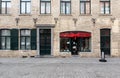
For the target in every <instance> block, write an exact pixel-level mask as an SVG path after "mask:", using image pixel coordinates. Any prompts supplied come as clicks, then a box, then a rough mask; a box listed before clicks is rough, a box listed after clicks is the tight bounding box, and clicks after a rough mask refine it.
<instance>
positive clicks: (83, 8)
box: [80, 0, 91, 14]
mask: <svg viewBox="0 0 120 78" xmlns="http://www.w3.org/2000/svg"><path fill="white" fill-rule="evenodd" d="M90 13H91V2H90V0H80V14H90Z"/></svg>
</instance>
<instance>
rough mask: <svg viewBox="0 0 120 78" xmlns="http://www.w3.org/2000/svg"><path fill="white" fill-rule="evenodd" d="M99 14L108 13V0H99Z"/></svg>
mask: <svg viewBox="0 0 120 78" xmlns="http://www.w3.org/2000/svg"><path fill="white" fill-rule="evenodd" d="M100 10H101V14H110V0H100Z"/></svg>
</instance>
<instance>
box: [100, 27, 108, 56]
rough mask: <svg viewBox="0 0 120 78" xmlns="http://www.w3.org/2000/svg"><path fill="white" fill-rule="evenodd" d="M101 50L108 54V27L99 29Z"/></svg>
mask: <svg viewBox="0 0 120 78" xmlns="http://www.w3.org/2000/svg"><path fill="white" fill-rule="evenodd" d="M100 36H101V37H100V41H101V52H104V53H105V54H106V55H110V29H101V30H100Z"/></svg>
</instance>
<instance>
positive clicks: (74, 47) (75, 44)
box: [71, 39, 78, 55]
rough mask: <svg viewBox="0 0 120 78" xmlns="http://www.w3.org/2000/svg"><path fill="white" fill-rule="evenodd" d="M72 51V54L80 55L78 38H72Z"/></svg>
mask: <svg viewBox="0 0 120 78" xmlns="http://www.w3.org/2000/svg"><path fill="white" fill-rule="evenodd" d="M71 52H72V55H78V40H77V39H71Z"/></svg>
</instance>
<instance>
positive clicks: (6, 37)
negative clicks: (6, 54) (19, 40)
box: [0, 29, 11, 50]
mask: <svg viewBox="0 0 120 78" xmlns="http://www.w3.org/2000/svg"><path fill="white" fill-rule="evenodd" d="M4 30H7V31H9V32H10V35H7V36H6V35H2V31H4ZM0 32H1V33H0V40H1V44H0V46H1V50H11V30H10V29H1V30H0ZM2 38H4V39H5V46H4V48H3V46H2ZM8 38H9V39H10V43H9V44H10V46H9V47H10V48H9V49H8V47H7V43H8V42H7V39H8Z"/></svg>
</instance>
